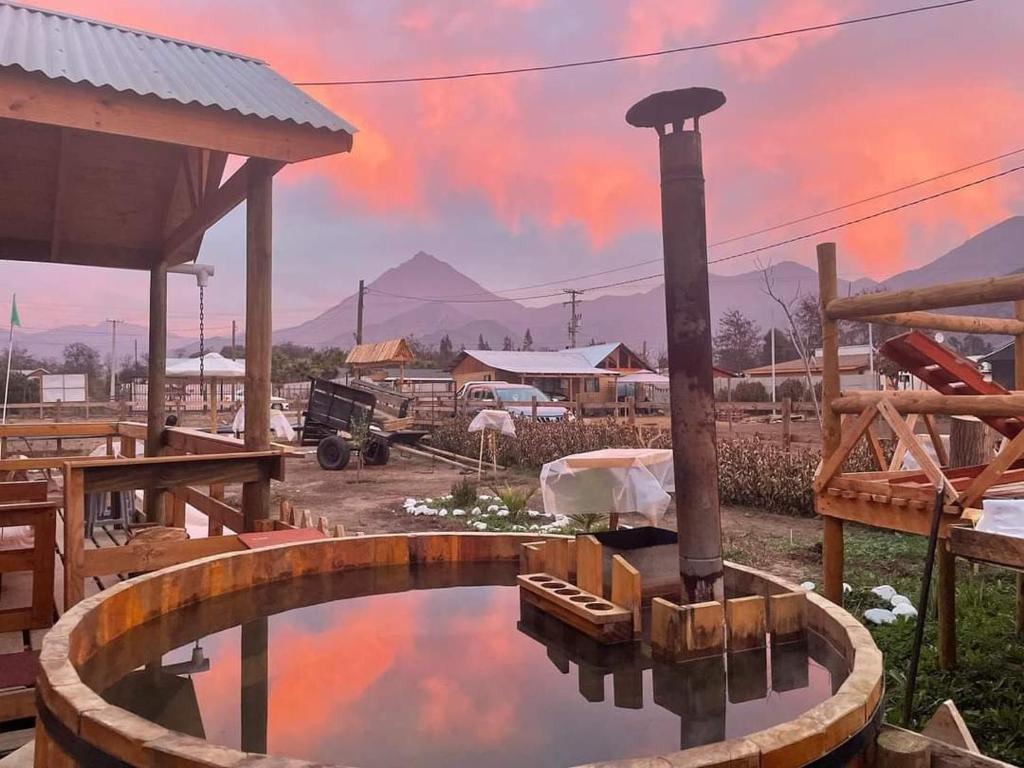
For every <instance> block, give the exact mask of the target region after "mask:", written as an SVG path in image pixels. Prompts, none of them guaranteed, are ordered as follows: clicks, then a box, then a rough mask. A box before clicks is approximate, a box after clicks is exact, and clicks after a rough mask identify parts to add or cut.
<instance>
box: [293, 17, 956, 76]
mask: <svg viewBox="0 0 1024 768" xmlns="http://www.w3.org/2000/svg"><path fill="white" fill-rule="evenodd" d="M973 2H974V0H949V1H948V2H944V3H933V4H931V5H922V6H918V7H916V8H903V9H901V10H898V11H890V12H889V13H877V14H874V15H871V16H858V17H854V18H850V19H840V20H839V21H833V22H829V23H826V24H814V25H812V26H807V27H796V28H794V29H786V30H780V31H778V32H766V33H764V34H761V35H747V36H745V37H735V38H732V39H729V40H717V41H714V42H710V43H697V44H694V45H685V46H681V47H678V48H665V49H662V50H658V51H645V52H643V53H630V54H624V55H622V56H604V57H602V58H598V59H582V60H579V61H565V62H560V63H558V64H538V65H534V66H529V67H511V68H508V69H486V70H476V71H471V72H457V73H452V74H445V75H420V76H415V77H379V78H370V79H365V80H310V81H306V82H297V83H295V85H301V86H335V85H390V84H396V83H428V82H436V81H439V80H468V79H471V78H476V77H497V76H501V75H521V74H525V73H527V72H550V71H552V70H556V69H572V68H576V67H589V66H593V65H596V64H613V63H617V62H622V61H635V60H637V59H649V58H653V57H655V56H668V55H670V54H675V53H690V52H693V51H706V50H710V49H712V48H723V47H726V46H730V45H740V44H742V43H755V42H760V41H762V40H772V39H775V38H779V37H788V36H790V35H801V34H805V33H807V32H820V31H822V30H825V29H835V28H837V27H847V26H851V25H854V24H863V23H865V22H869V21H882V20H884V19H892V18H895V17H897V16H907V15H909V14H914V13H924V12H927V11H936V10H940V9H942V8H950V7H952V6H955V5H965V4H967V3H973Z"/></svg>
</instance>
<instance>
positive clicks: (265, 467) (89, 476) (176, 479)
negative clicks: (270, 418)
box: [65, 451, 284, 493]
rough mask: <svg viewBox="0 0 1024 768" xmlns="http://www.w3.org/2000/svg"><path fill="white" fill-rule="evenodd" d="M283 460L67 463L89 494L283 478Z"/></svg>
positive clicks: (258, 455) (252, 456)
mask: <svg viewBox="0 0 1024 768" xmlns="http://www.w3.org/2000/svg"><path fill="white" fill-rule="evenodd" d="M283 462H284V457H283V456H282V455H281V454H280V453H279V452H277V451H250V452H247V453H234V454H223V455H218V456H158V457H156V458H145V459H121V460H116V461H89V462H76V463H74V464H72V463H70V462H68V463H66V465H65V466H67V467H74V468H75V470H76V471H78V472H82V473H84V476H85V480H84V483H85V489H86V491H88V492H90V493H95V492H100V491H116V490H128V489H131V488H148V487H152V488H156V489H161V490H162V489H167V488H179V487H181V486H186V485H210V484H214V485H216V484H218V483H245V482H257V481H261V480H265V481H266V482H268V483H269V482H270V478H272V477H273V478H278V477H282V476H283V475H282V470H281V465H282V464H283Z"/></svg>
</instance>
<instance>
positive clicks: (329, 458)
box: [299, 378, 426, 470]
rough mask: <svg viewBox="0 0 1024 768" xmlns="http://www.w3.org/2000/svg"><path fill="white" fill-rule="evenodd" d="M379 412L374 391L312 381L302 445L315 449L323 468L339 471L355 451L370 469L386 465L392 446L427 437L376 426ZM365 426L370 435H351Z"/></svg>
mask: <svg viewBox="0 0 1024 768" xmlns="http://www.w3.org/2000/svg"><path fill="white" fill-rule="evenodd" d="M376 410H377V396H376V395H375V394H374V393H373V392H371V391H367V390H366V389H362V388H359V389H357V388H355V387H350V386H347V385H345V384H340V383H338V382H334V381H328V380H327V379H318V378H313V379H310V385H309V403H308V404H307V405H306V410H305V411H303V414H302V425H301V427H300V437H299V444H300V445H302V446H307V447H313V446H315V447H316V459H317V462H318V463H319V464H320V466H321V468H323V469H327V470H339V469H344V468H345V467H346V466H347V465H348V463H349V460H350V459H351V458H352V453H353V452H359V453H362V457H363V463H364V464H366V465H368V466H383V465H385V464H387V463H388V459H389V458H390V456H391V445H392V444H393V443H403V444H407V445H414V444H416V443H417V442H419V440H420V438H421V437H423V435H425V434H426V432H425V431H422V430H414V429H399V430H393V431H387V430H386V429H384V428H382V427H381V425H380V424H379V423H376V422H377V421H379V420H378V419H377V418H376ZM362 424H366V425H367V436H366V437H365V438H364V439H363V440H361V441H359V440H356V439H354V438H353V434H352V433H353V432H354V431H358V432H361V431H362V429H361V428H360V425H362ZM354 428H355V429H354ZM357 443H360V444H357Z"/></svg>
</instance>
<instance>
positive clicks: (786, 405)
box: [772, 331, 793, 452]
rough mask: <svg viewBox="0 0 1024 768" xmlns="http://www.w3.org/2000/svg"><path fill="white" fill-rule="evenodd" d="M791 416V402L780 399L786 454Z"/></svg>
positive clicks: (791, 436)
mask: <svg viewBox="0 0 1024 768" xmlns="http://www.w3.org/2000/svg"><path fill="white" fill-rule="evenodd" d="M772 333H774V331H772ZM792 414H793V401H792V400H791V399H790V398H788V397H784V398H782V447H783V448H784V449H785V450H786V451H787V452H788V451H789V446H790V444H791V443H792V442H793V432H792V430H793V425H792Z"/></svg>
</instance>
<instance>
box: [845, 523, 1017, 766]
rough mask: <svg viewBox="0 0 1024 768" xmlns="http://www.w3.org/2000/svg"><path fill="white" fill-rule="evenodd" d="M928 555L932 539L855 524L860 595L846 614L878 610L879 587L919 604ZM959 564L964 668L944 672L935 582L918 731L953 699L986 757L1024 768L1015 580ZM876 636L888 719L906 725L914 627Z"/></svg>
mask: <svg viewBox="0 0 1024 768" xmlns="http://www.w3.org/2000/svg"><path fill="white" fill-rule="evenodd" d="M926 549H927V541H926V540H925V539H923V538H921V537H918V536H906V535H901V534H895V533H887V532H882V531H874V530H867V529H863V528H860V527H855V526H849V527H848V529H847V535H846V580H847V582H849V583H850V585H851V586H853V588H854V591H853V593H852V594H850V595H848V596H847V599H846V607H847V609H848V610H850V612H851V613H853V614H854V615H855V616H858V617H860V616H861V615H862V614H863V613H864V610H865V609H867V608H870V607H873V606H875V605H878V604H879V601H878V599H877V598H876V597H875V596H874V595H872V594H871V593H870V592H869V591H868V590H869V589H870V588H871V587H873V586H877V585H879V584H891V585H892V586H893V587H894V588H895V589H896V590H897V591H899V592H900V593H902V594H904V595H907V597H909V598H910V599H911V600H912V601H913V602H914V604H915V605H917V603H918V601H919V599H920V590H921V575H922V573H923V571H924V559H925V553H926ZM957 563H958V566H957V654H958V666H957V669H955V670H953V671H951V672H943V671H942V670H940V669H939V665H938V651H937V628H936V623H935V594H936V585H935V583H934V582H933V584H932V590H931V598H930V600H929V603H930V610H929V614H928V622H927V623H926V625H925V636H924V645H923V646H922V650H921V663H920V667H919V671H918V677H917V691H916V695H915V701H914V715H915V718H916V719H915V721H914V722H913V723H912V727H915V728H920V727H922V726H923V725H924V722H925V721H926V720H927V718H928V717H929V716H930V715H931V713H932V712H934V711H935V709H936V707H938V706H939V704H941V703H942V702H943V701H944V700H946V699H953V701H954V702H956V705H957V707H958V708H959V709H960V711H961V712H962V713H963V716H964V719H965V721H966V722H967V725H968V727H970V729H971V732H972V733H973V734H974V737H975V739H976V740H977V742H978V745H979V747H981V749H982V750H983V751H984V752H985V753H986V754H989V755H991V756H993V757H998V758H1000V759H1002V760H1006V761H1008V762H1011V763H1017V764H1019V763H1024V639H1022V638H1019V637H1017V635H1016V632H1015V628H1014V615H1015V610H1016V606H1015V591H1016V588H1015V575H1014V574H1013V572H1011V571H1007V570H1005V569H998V568H988V567H985V566H981V567H979V569H978V573H974V568H973V566H972V565H971V564H970V563H968V562H966V561H963V560H958V561H957ZM918 607H920V606H918ZM871 634H872V635H873V636H874V638H875V642H876V643H878V647H879V648H881V649H882V653H883V654H884V656H885V668H886V701H885V704H886V718H887V719H888V720H889V721H890V722H899V721H900V718H901V712H902V708H903V696H904V691H905V684H906V675H907V669H908V668H909V666H910V649H911V645H912V643H913V637H914V624H913V622H909V621H900V622H897V623H896V624H892V625H887V626H882V627H871Z"/></svg>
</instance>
